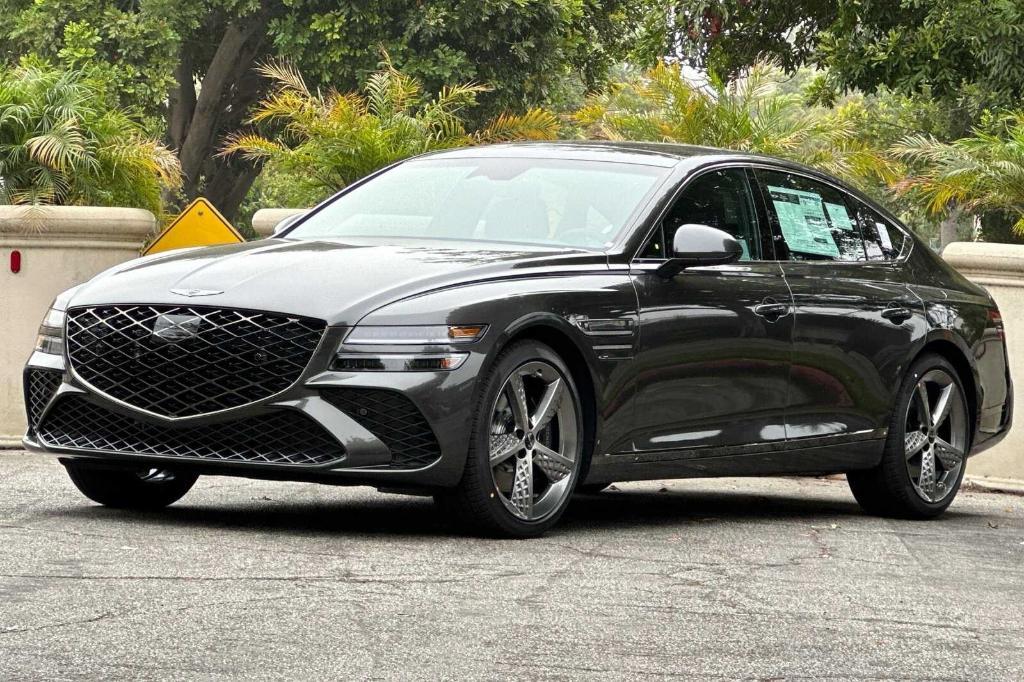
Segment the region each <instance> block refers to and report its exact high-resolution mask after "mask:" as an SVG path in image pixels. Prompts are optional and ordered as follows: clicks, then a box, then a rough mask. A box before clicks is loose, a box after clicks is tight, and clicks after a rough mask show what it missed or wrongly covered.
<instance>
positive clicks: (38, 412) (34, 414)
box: [25, 367, 63, 429]
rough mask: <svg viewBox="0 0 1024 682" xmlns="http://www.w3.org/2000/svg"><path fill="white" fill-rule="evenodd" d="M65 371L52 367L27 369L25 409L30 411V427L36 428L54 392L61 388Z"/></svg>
mask: <svg viewBox="0 0 1024 682" xmlns="http://www.w3.org/2000/svg"><path fill="white" fill-rule="evenodd" d="M62 376H63V373H62V372H59V371H55V370H52V369H36V368H34V367H30V368H28V369H26V370H25V410H26V412H28V427H29V429H34V428H35V427H36V425H37V424H38V423H39V417H41V416H42V415H43V410H45V409H46V406H47V405H48V404H49V402H50V399H51V398H53V394H54V393H56V392H57V389H58V388H60V383H61V381H62Z"/></svg>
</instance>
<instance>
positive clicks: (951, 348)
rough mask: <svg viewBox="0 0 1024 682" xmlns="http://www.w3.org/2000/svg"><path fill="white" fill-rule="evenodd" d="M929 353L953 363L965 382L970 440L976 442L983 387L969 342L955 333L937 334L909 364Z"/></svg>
mask: <svg viewBox="0 0 1024 682" xmlns="http://www.w3.org/2000/svg"><path fill="white" fill-rule="evenodd" d="M928 354H934V355H938V356H940V357H942V358H944V359H945V360H946V361H947V362H949V364H951V365H953V369H955V370H956V373H957V375H958V376H959V378H960V383H961V384H963V387H964V393H966V394H967V395H966V398H967V409H968V410H969V411H970V419H969V420H968V423H969V424H970V425H971V433H970V442H971V443H973V442H974V435H975V434H976V433H977V430H978V420H979V419H980V416H981V400H982V395H981V388H980V381H979V376H978V369H977V367H976V366H975V364H974V362H973V361H972V357H973V355H972V353H971V352H970V350H969V349H968V347H967V344H966V343H965V342H964V341H963V340H962V339H960V338H959V337H957V336H956V335H954V334H937V335H933V336H932V337H930V338H929V339H928V340H926V341H925V344H924V345H923V346H922V347H921V349H920V350H919V351H918V352H917V353H916V354H915V355H914V357H912V358H911V360H910V362H909V363H908V365H907V368H908V369H907V371H909V368H910V367H911V366H912V365H913V364H914V363H915V362H917V360H918V359H920V358H922V357H924V356H925V355H928Z"/></svg>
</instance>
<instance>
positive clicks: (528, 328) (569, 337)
mask: <svg viewBox="0 0 1024 682" xmlns="http://www.w3.org/2000/svg"><path fill="white" fill-rule="evenodd" d="M575 331H576V330H575V328H574V327H572V326H571V325H569V323H568V322H566V321H565V320H564V319H563V318H560V317H557V316H549V315H544V314H538V315H528V316H525V317H523V318H521V319H519V320H516V321H515V322H513V323H512V324H510V325H509V326H508V327H507V328H506V329H505V331H504V332H503V333H502V335H501V337H500V339H499V340H498V341H497V342H496V343H495V344H494V348H493V349H492V352H491V354H490V357H489V358H488V361H487V366H486V370H485V371H484V372H481V375H482V376H483V375H485V374H486V373H487V372H489V371H490V368H491V365H492V364H493V363H494V361H495V360H496V359H497V357H498V355H499V354H500V353H501V351H502V350H504V349H505V348H507V347H508V346H509V345H511V344H513V343H517V342H519V341H527V340H532V341H539V342H540V343H543V344H544V345H546V346H549V347H550V348H551V349H552V350H554V351H555V352H556V353H557V354H558V356H559V357H560V358H562V360H563V361H565V364H566V365H567V366H568V367H569V371H570V372H571V373H572V380H573V382H574V383H575V384H576V388H577V390H578V391H579V393H580V399H581V405H580V409H581V411H582V412H583V456H584V462H583V467H582V469H581V470H580V478H579V480H581V481H583V480H586V476H587V473H588V471H589V469H590V460H591V456H592V454H593V452H594V446H595V443H596V442H597V434H598V428H599V427H598V423H599V419H598V407H597V380H596V377H595V375H594V371H593V365H592V362H593V361H594V358H593V357H591V356H593V351H592V350H591V349H590V348H589V347H587V346H585V345H584V344H581V343H579V341H577V340H576V339H575V336H576V333H575ZM588 351H589V354H588Z"/></svg>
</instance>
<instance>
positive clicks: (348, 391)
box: [320, 388, 441, 469]
mask: <svg viewBox="0 0 1024 682" xmlns="http://www.w3.org/2000/svg"><path fill="white" fill-rule="evenodd" d="M320 395H321V396H322V397H323V399H324V400H326V401H327V402H329V403H330V404H331V405H334V406H335V407H336V408H338V409H339V410H341V411H342V412H344V413H345V414H347V415H348V416H349V417H351V418H352V419H353V420H354V421H356V422H357V423H358V424H359V425H360V426H362V427H363V428H364V429H366V430H367V431H369V432H370V433H372V434H373V435H374V436H376V437H377V438H378V439H379V440H380V441H381V442H382V443H384V445H386V446H387V447H388V449H389V450H390V451H391V465H390V466H391V468H393V469H419V468H420V467H424V466H426V465H428V464H432V463H433V462H435V461H437V460H438V459H439V458H440V457H441V447H440V446H439V445H438V443H437V438H436V437H435V436H434V432H433V430H431V428H430V425H429V424H428V423H427V420H426V418H425V417H424V416H423V414H422V413H421V412H420V411H419V410H418V409H417V408H416V406H415V405H413V403H412V401H411V400H409V399H408V398H406V397H405V396H404V395H402V394H401V393H397V392H395V391H387V390H381V389H374V388H325V389H323V390H322V391H321V392H320Z"/></svg>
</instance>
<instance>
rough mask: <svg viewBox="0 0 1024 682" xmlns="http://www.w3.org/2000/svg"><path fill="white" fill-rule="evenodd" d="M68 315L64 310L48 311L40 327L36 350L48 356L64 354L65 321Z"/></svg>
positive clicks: (52, 309) (53, 309) (51, 309)
mask: <svg viewBox="0 0 1024 682" xmlns="http://www.w3.org/2000/svg"><path fill="white" fill-rule="evenodd" d="M66 318H67V314H66V313H65V312H64V311H63V310H57V309H56V308H52V307H51V308H50V309H49V310H48V311H46V317H44V318H43V323H42V324H41V325H39V336H37V337H36V350H37V351H39V352H40V353H46V354H48V355H63V354H64V321H65V319H66Z"/></svg>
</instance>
